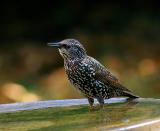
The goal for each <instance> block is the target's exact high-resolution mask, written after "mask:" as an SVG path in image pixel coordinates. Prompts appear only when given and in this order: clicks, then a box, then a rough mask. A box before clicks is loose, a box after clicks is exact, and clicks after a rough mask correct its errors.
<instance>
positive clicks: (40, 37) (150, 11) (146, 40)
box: [0, 0, 160, 103]
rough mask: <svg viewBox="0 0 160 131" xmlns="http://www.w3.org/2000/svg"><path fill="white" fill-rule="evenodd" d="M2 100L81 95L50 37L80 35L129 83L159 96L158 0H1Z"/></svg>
mask: <svg viewBox="0 0 160 131" xmlns="http://www.w3.org/2000/svg"><path fill="white" fill-rule="evenodd" d="M0 16H1V19H0V103H8V102H17V101H20V102H21V101H35V100H44V99H66V98H81V97H82V95H81V94H79V93H77V91H76V90H75V89H74V88H72V87H71V85H70V84H69V82H68V81H67V79H66V76H65V73H64V69H63V60H62V58H61V57H60V55H59V54H58V51H57V50H54V49H51V48H48V47H47V46H46V43H47V42H51V41H53V42H55V41H60V40H63V39H65V38H75V39H78V40H79V41H80V42H81V43H82V44H83V45H84V46H85V48H86V49H87V52H88V54H89V55H91V56H93V57H95V58H96V59H98V60H99V61H100V62H101V63H103V64H104V65H105V66H107V68H108V69H110V70H111V72H112V73H113V74H115V75H116V76H117V77H118V78H119V79H120V81H121V82H122V83H124V85H126V86H127V87H128V88H130V89H131V90H132V91H133V92H135V93H136V94H138V95H140V96H142V97H154V98H158V97H160V83H159V80H160V75H159V73H160V71H159V68H160V59H159V58H160V57H159V52H160V26H159V24H160V11H159V4H158V2H156V1H151V2H149V1H133V2H131V1H130V2H128V1H121V2H114V3H113V2H98V1H95V0H92V1H82V0H77V1H59V2H57V1H43V2H42V1H38V2H34V1H32V2H29V1H5V2H4V1H1V2H0Z"/></svg>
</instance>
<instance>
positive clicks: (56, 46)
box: [47, 42, 62, 48]
mask: <svg viewBox="0 0 160 131" xmlns="http://www.w3.org/2000/svg"><path fill="white" fill-rule="evenodd" d="M47 45H48V46H51V47H55V48H60V47H61V45H62V44H61V43H60V42H57V43H47Z"/></svg>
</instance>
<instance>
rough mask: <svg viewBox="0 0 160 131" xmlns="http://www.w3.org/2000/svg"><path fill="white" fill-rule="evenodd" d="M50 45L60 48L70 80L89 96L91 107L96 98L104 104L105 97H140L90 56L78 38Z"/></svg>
mask: <svg viewBox="0 0 160 131" xmlns="http://www.w3.org/2000/svg"><path fill="white" fill-rule="evenodd" d="M49 45H50V46H54V47H58V48H59V52H60V54H61V55H62V57H63V58H64V67H65V71H66V74H67V76H68V79H69V81H70V82H71V83H72V84H73V85H74V86H75V87H76V88H77V89H79V90H80V91H81V92H82V93H83V95H84V96H86V97H87V98H88V101H89V104H90V106H91V107H92V105H93V103H94V98H96V99H97V100H98V102H99V103H100V105H101V106H103V104H104V99H109V98H111V97H118V96H127V97H130V98H137V97H138V96H136V95H134V94H133V93H132V92H131V91H130V90H128V89H127V88H125V87H124V86H123V85H122V84H120V83H119V81H118V79H117V78H116V77H115V76H113V75H112V74H111V73H110V72H109V71H108V70H107V69H106V68H105V67H104V66H103V65H101V64H100V63H99V62H98V61H97V60H95V59H94V58H92V57H90V56H88V55H87V54H86V51H85V49H84V47H83V46H82V45H81V44H80V43H79V42H78V41H77V40H75V39H66V40H63V41H61V42H59V43H58V44H57V43H56V44H55V43H53V44H52V43H51V44H49Z"/></svg>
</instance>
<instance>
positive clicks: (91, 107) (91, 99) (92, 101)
mask: <svg viewBox="0 0 160 131" xmlns="http://www.w3.org/2000/svg"><path fill="white" fill-rule="evenodd" d="M88 102H89V106H90V110H93V109H94V108H93V103H94V99H93V98H90V97H88Z"/></svg>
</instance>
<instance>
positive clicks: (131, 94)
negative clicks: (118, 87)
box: [123, 91, 139, 99]
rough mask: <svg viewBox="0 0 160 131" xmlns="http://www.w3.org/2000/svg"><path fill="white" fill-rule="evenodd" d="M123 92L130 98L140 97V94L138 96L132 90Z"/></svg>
mask: <svg viewBox="0 0 160 131" xmlns="http://www.w3.org/2000/svg"><path fill="white" fill-rule="evenodd" d="M123 93H124V96H127V97H129V98H133V99H134V98H139V96H137V95H135V94H133V93H132V92H130V91H123Z"/></svg>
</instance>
